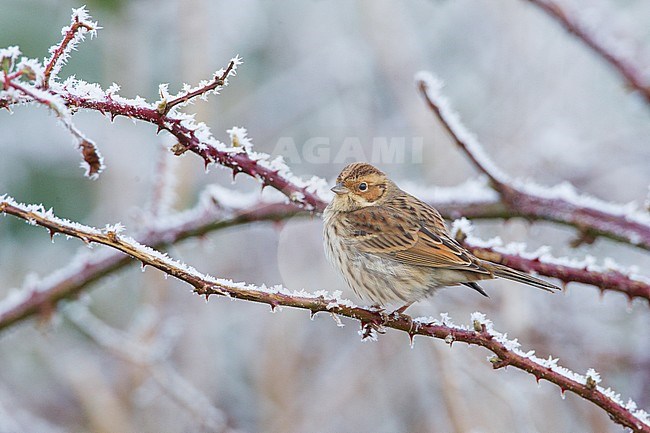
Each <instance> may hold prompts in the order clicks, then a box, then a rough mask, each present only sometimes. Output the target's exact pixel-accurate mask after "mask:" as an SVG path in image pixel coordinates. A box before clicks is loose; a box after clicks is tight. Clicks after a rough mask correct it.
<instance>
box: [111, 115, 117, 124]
mask: <svg viewBox="0 0 650 433" xmlns="http://www.w3.org/2000/svg"><path fill="white" fill-rule="evenodd" d="M116 117H117V113H111V123H113V122H115V118H116Z"/></svg>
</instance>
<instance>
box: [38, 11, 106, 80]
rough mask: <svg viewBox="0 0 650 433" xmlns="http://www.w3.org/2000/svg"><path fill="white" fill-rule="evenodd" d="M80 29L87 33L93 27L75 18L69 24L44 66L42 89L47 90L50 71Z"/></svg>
mask: <svg viewBox="0 0 650 433" xmlns="http://www.w3.org/2000/svg"><path fill="white" fill-rule="evenodd" d="M80 29H86V30H88V31H92V30H95V29H94V28H93V27H91V26H89V25H88V24H87V23H84V22H81V21H79V17H78V16H77V17H75V21H73V22H72V24H70V28H69V29H68V31H67V32H65V35H64V36H63V39H62V40H61V42H60V43H59V45H57V47H56V49H55V50H54V53H53V54H52V57H51V58H50V61H49V62H48V63H47V65H46V66H45V73H44V74H43V88H44V89H47V88H48V87H49V85H50V75H52V70H53V69H54V66H56V64H57V62H58V61H59V60H60V59H61V56H62V55H63V53H65V50H66V48H67V47H68V44H70V42H72V39H74V37H75V34H76V33H77V32H78V31H79V30H80Z"/></svg>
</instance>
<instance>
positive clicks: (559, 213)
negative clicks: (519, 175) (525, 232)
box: [416, 72, 650, 250]
mask: <svg viewBox="0 0 650 433" xmlns="http://www.w3.org/2000/svg"><path fill="white" fill-rule="evenodd" d="M416 79H417V82H418V87H419V88H420V91H421V93H422V95H423V96H424V99H425V101H426V102H427V105H428V106H429V108H430V109H431V111H433V112H434V113H435V114H436V116H438V118H439V119H440V120H441V122H442V124H443V125H444V127H445V128H446V129H447V131H448V132H449V134H450V135H451V136H452V138H453V139H454V141H455V142H456V144H457V145H458V146H459V147H460V148H461V149H462V150H463V151H464V152H465V154H466V155H467V156H468V158H469V159H470V160H471V161H472V163H473V164H474V165H475V166H476V168H477V169H478V170H479V171H481V172H482V173H484V174H485V175H486V176H487V177H488V178H489V180H490V183H491V185H492V187H493V188H494V189H495V190H496V191H497V192H498V193H499V195H500V197H501V200H502V201H503V203H504V204H505V206H506V207H507V208H508V209H509V210H510V212H511V213H512V214H513V215H518V216H522V217H526V218H532V219H542V220H548V221H553V222H557V223H562V224H567V225H570V226H573V227H575V228H576V229H578V230H579V232H580V236H581V237H583V238H585V239H589V238H593V237H596V236H604V237H608V238H611V239H615V240H618V241H621V242H625V243H628V244H630V245H634V246H637V247H640V248H644V249H646V250H650V213H648V212H646V211H645V210H644V209H640V208H639V206H638V205H636V204H634V203H631V204H629V205H618V204H612V203H607V202H604V201H601V200H598V199H596V198H594V197H589V196H586V195H583V194H579V193H578V192H577V191H575V189H574V188H573V187H572V186H571V185H570V184H568V183H564V184H561V185H558V186H556V187H551V188H548V187H544V186H541V185H536V184H534V183H531V182H522V181H517V180H515V179H511V178H510V177H509V176H508V175H506V174H505V173H503V172H502V171H501V169H500V168H499V167H497V166H496V165H495V164H494V162H493V161H492V160H491V159H490V158H489V157H488V155H487V154H486V153H485V151H484V150H483V147H482V146H481V144H480V143H479V142H478V140H477V139H476V137H475V136H474V135H473V134H472V133H470V132H469V131H468V130H467V129H466V128H465V126H464V125H463V124H462V123H461V121H460V119H459V116H458V114H457V113H456V112H455V111H454V110H453V109H452V108H451V106H450V104H449V101H448V100H447V98H446V97H445V96H443V95H442V93H441V87H442V82H441V81H440V80H439V79H437V78H436V77H434V76H432V75H431V74H429V73H424V72H423V73H420V74H418V76H417V77H416Z"/></svg>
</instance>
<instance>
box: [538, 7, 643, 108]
mask: <svg viewBox="0 0 650 433" xmlns="http://www.w3.org/2000/svg"><path fill="white" fill-rule="evenodd" d="M528 1H530V2H531V3H532V4H534V5H535V6H537V7H538V8H540V9H541V10H543V11H544V12H546V13H547V14H548V15H549V16H550V17H551V18H553V19H554V20H556V21H557V22H558V23H560V25H561V26H562V27H564V29H565V30H566V31H568V32H569V33H572V34H574V35H575V36H576V37H577V38H578V39H580V40H582V42H584V43H585V45H587V46H588V47H589V48H591V49H592V50H593V51H594V52H595V53H596V54H597V55H599V56H600V57H601V58H603V59H604V60H605V61H606V62H607V63H609V64H610V65H611V66H613V67H614V69H616V70H617V71H618V73H619V74H620V75H621V76H622V77H623V78H624V79H625V81H627V83H628V85H629V86H630V87H631V88H632V89H634V90H636V91H638V92H639V93H641V95H643V97H644V99H645V100H646V102H648V103H650V82H648V79H647V77H646V76H644V73H643V69H642V68H641V67H639V66H637V65H635V64H634V62H633V61H632V59H631V58H629V56H627V55H625V53H624V52H622V49H621V48H620V47H617V46H616V42H615V41H611V40H608V39H607V38H606V37H604V36H603V35H602V34H601V33H602V29H601V28H596V27H595V26H589V25H587V24H586V23H585V22H584V20H581V19H580V15H579V11H570V10H569V9H568V8H567V7H563V6H562V5H560V4H558V3H557V2H555V1H553V0H528Z"/></svg>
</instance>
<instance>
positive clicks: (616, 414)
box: [0, 202, 650, 433]
mask: <svg viewBox="0 0 650 433" xmlns="http://www.w3.org/2000/svg"><path fill="white" fill-rule="evenodd" d="M30 209H31V208H28V207H24V206H22V205H16V204H13V203H11V202H3V204H2V206H0V212H6V213H9V214H11V215H15V216H18V217H20V218H22V219H25V220H27V221H30V222H31V223H33V224H36V225H40V226H43V227H45V228H47V229H48V230H50V231H51V232H61V233H64V234H66V235H68V236H73V237H76V238H79V239H81V240H83V241H84V242H93V243H98V244H102V245H106V246H109V247H111V248H114V249H116V250H119V251H121V252H122V253H125V254H127V255H130V256H132V257H134V258H135V259H137V260H139V261H141V262H142V263H145V264H147V265H149V266H152V267H155V268H157V269H159V270H161V271H163V272H165V273H166V274H168V275H172V276H174V277H176V278H178V279H179V280H181V281H184V282H186V283H188V284H190V285H191V286H193V287H194V291H195V292H196V293H197V294H200V295H203V296H205V297H206V298H207V297H209V296H211V295H219V296H226V297H230V298H236V299H242V300H247V301H253V302H259V303H263V304H267V305H270V306H271V307H272V308H276V307H277V306H287V307H295V308H300V309H305V310H309V311H310V312H311V314H312V315H313V314H316V313H318V312H327V313H331V314H337V315H341V316H345V317H349V318H353V319H357V320H359V321H360V322H361V325H362V327H365V328H366V329H368V328H369V327H370V328H375V329H376V328H381V327H388V328H392V329H396V330H399V331H403V332H406V333H408V334H409V336H410V338H413V336H415V335H422V336H427V337H433V338H438V339H441V340H444V341H446V342H448V343H449V344H451V343H453V342H454V341H460V342H463V343H467V344H474V345H478V346H482V347H485V348H486V349H488V350H490V351H491V352H492V353H494V354H495V355H496V357H497V359H495V361H494V362H493V366H494V368H501V367H505V366H508V365H510V366H513V367H515V368H518V369H521V370H524V371H526V372H528V373H530V374H532V375H534V376H535V378H536V379H537V380H541V379H545V380H547V381H549V382H551V383H554V384H556V385H557V386H559V387H560V389H561V390H562V392H565V391H570V392H573V393H575V394H577V395H579V396H580V397H582V398H584V399H585V400H588V401H591V402H592V403H593V404H595V405H597V406H599V407H600V408H601V409H603V410H604V411H606V412H607V413H608V414H609V416H610V417H611V418H612V419H613V420H614V421H615V422H617V423H619V424H621V425H623V426H625V427H628V428H630V429H631V430H632V431H634V432H639V433H650V425H648V424H645V423H643V422H642V421H641V419H639V418H637V416H635V414H634V413H633V412H632V411H631V410H628V409H626V408H625V407H624V406H623V405H622V404H620V403H617V402H616V401H614V400H612V399H611V398H609V397H608V396H607V395H605V393H604V392H603V391H602V390H601V388H600V387H598V386H596V384H595V383H590V382H589V381H588V380H587V381H585V383H582V382H580V381H578V380H577V379H575V376H572V375H569V376H567V375H566V374H562V373H560V372H558V371H557V370H556V369H553V368H551V367H550V366H547V365H543V364H542V363H540V362H537V361H535V360H533V359H532V358H531V357H530V356H524V355H522V354H521V353H520V352H518V351H515V350H513V349H511V348H508V347H507V346H506V344H505V342H503V339H504V338H503V337H502V338H499V337H498V336H497V333H496V332H495V331H493V330H491V329H487V328H486V325H485V324H482V323H478V322H477V323H474V330H469V329H466V328H462V327H456V326H453V325H447V324H444V323H439V322H430V323H423V322H420V321H417V322H414V321H413V319H411V317H409V316H407V315H404V314H399V313H392V314H389V315H387V314H386V313H384V312H382V311H378V310H376V309H374V308H362V307H357V306H354V305H350V304H349V303H348V302H344V301H342V300H339V299H333V298H325V297H324V296H313V295H312V296H309V295H300V294H296V293H289V292H287V291H285V290H281V289H279V290H265V289H259V288H254V287H252V286H245V285H242V284H233V283H228V282H226V281H224V280H214V279H206V277H204V276H202V275H201V274H199V273H198V272H197V271H195V270H192V269H189V268H187V267H186V266H183V265H180V264H177V262H174V261H173V260H171V259H165V258H161V256H160V255H157V254H155V253H153V252H152V251H151V250H150V249H147V248H144V247H143V246H142V245H140V244H138V243H136V242H133V241H131V240H129V239H128V238H124V237H122V236H120V235H119V234H117V233H116V232H113V231H110V230H109V231H107V232H105V233H104V232H99V231H98V230H97V229H93V228H91V227H84V226H82V225H79V224H73V223H69V222H66V221H64V220H60V219H58V218H56V217H54V216H52V215H51V214H49V213H44V212H41V211H37V210H30ZM570 376H571V377H570Z"/></svg>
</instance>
